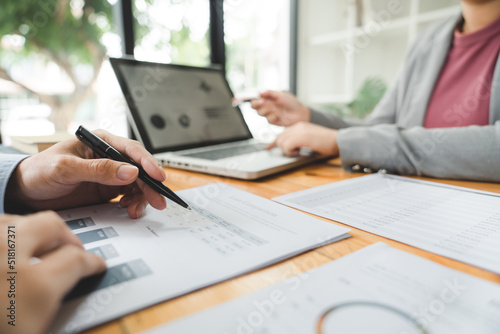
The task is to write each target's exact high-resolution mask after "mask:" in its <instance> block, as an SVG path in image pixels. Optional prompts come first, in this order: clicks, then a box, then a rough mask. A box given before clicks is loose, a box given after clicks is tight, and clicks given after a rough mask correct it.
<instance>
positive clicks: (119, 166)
mask: <svg viewBox="0 0 500 334" xmlns="http://www.w3.org/2000/svg"><path fill="white" fill-rule="evenodd" d="M74 174H75V175H77V177H79V178H80V180H79V181H81V182H83V181H85V182H96V183H100V184H104V185H109V186H114V185H125V184H130V183H132V182H134V181H135V180H136V179H137V177H138V175H139V169H138V168H137V167H136V166H133V165H131V164H128V163H124V162H119V161H114V160H110V159H81V160H80V163H79V164H77V170H76V171H74Z"/></svg>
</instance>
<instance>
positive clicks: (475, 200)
mask: <svg viewBox="0 0 500 334" xmlns="http://www.w3.org/2000/svg"><path fill="white" fill-rule="evenodd" d="M274 200H275V201H277V202H280V203H282V204H285V205H288V206H291V207H294V208H297V209H300V210H304V211H306V212H310V213H313V214H316V215H318V216H322V217H325V218H329V219H332V220H335V221H338V222H341V223H344V224H347V225H350V226H353V227H356V228H359V229H362V230H365V231H368V232H371V233H374V234H378V235H380V236H383V237H387V238H390V239H393V240H397V241H400V242H403V243H406V244H409V245H412V246H415V247H419V248H422V249H425V250H427V251H430V252H434V253H437V254H440V255H443V256H447V257H450V258H453V259H456V260H459V261H463V262H466V263H469V264H472V265H475V266H478V267H481V268H484V269H487V270H490V271H493V272H495V273H500V260H499V259H500V242H498V240H500V194H495V193H489V192H482V191H478V190H473V189H468V188H462V187H454V186H448V185H444V184H440V183H434V182H427V181H420V180H415V179H411V178H405V177H398V176H391V175H383V174H373V175H368V176H363V177H359V178H355V179H350V180H346V181H341V182H336V183H331V184H327V185H324V186H320V187H315V188H311V189H307V190H303V191H299V192H295V193H292V194H288V195H285V196H280V197H277V198H275V199H274Z"/></svg>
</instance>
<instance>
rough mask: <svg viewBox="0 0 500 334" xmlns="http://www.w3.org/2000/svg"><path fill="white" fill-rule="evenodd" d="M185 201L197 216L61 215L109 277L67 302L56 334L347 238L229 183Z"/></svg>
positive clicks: (112, 208)
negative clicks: (104, 265)
mask: <svg viewBox="0 0 500 334" xmlns="http://www.w3.org/2000/svg"><path fill="white" fill-rule="evenodd" d="M178 194H179V195H180V196H181V197H182V198H183V199H184V200H185V201H186V202H187V203H189V205H190V206H191V208H192V209H193V210H192V211H189V210H186V209H184V208H181V207H180V206H178V205H176V204H175V203H168V208H167V209H166V210H163V211H157V210H155V209H153V208H150V207H149V208H147V210H146V214H145V215H144V216H143V217H142V218H140V219H137V220H131V219H130V218H128V216H127V213H126V210H125V209H122V208H120V207H118V205H117V204H113V203H111V204H105V205H100V206H91V207H86V208H80V209H74V210H68V211H63V212H60V213H59V214H60V215H61V216H62V217H63V219H64V220H66V221H67V223H68V225H69V226H70V227H71V228H72V229H73V232H74V233H75V234H77V235H78V236H79V238H80V239H81V240H82V242H83V244H84V246H85V248H86V249H87V250H88V251H90V252H94V253H96V254H98V255H100V256H102V257H104V258H105V259H106V262H107V265H108V270H107V272H106V274H105V275H104V277H100V278H96V277H92V278H90V279H86V280H84V281H82V282H80V283H79V285H78V286H77V288H75V289H74V290H73V291H71V292H70V293H69V294H68V296H67V297H66V302H65V303H64V305H63V307H62V308H61V312H60V314H59V315H58V316H57V319H56V322H55V325H54V327H53V330H54V332H64V333H72V332H78V331H82V330H84V329H87V328H89V327H92V326H95V325H97V324H100V323H103V322H106V321H109V320H111V319H114V318H117V317H119V316H122V315H124V314H127V313H130V312H133V311H136V310H138V309H141V308H144V307H146V306H149V305H152V304H155V303H158V302H161V301H164V300H167V299H170V298H173V297H176V296H179V295H182V294H185V293H188V292H191V291H193V290H195V289H199V288H202V287H205V286H207V285H210V284H214V283H217V282H220V281H222V280H226V279H229V278H232V277H234V276H237V275H240V274H242V273H246V272H249V271H251V270H255V269H257V268H261V267H263V266H266V265H268V264H271V263H274V262H277V261H279V260H281V259H284V258H288V257H291V256H292V255H295V254H297V253H301V252H304V251H306V250H309V249H312V248H314V247H317V246H320V245H323V244H326V243H330V242H333V241H335V240H339V239H341V238H345V237H347V236H348V234H347V232H348V229H346V228H343V227H339V226H335V225H334V224H330V223H328V222H324V221H320V220H317V219H315V218H313V217H310V216H308V215H305V214H301V213H299V212H297V211H295V210H292V209H290V208H287V207H284V206H282V205H280V204H277V203H274V202H272V201H269V200H267V199H264V198H261V197H258V196H255V195H252V194H249V193H246V192H244V191H241V190H237V189H235V188H232V187H230V186H228V185H226V184H223V183H216V184H210V185H207V186H204V187H199V188H193V189H188V190H183V191H180V192H178Z"/></svg>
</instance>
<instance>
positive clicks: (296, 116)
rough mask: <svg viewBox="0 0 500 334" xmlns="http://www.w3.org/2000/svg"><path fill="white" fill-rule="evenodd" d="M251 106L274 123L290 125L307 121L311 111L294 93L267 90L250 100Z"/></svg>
mask: <svg viewBox="0 0 500 334" xmlns="http://www.w3.org/2000/svg"><path fill="white" fill-rule="evenodd" d="M252 108H254V109H255V110H257V112H258V114H259V115H260V116H263V117H266V118H267V121H268V122H269V123H271V124H274V125H280V126H290V125H293V124H295V123H297V122H309V120H310V119H311V111H310V110H309V108H308V107H306V106H305V105H303V104H302V102H300V101H299V100H298V99H297V98H296V97H295V96H294V95H292V94H290V93H287V92H277V91H272V90H268V91H266V92H264V93H261V94H260V98H259V99H256V100H253V101H252Z"/></svg>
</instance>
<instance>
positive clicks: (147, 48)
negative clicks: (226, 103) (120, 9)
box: [134, 0, 210, 66]
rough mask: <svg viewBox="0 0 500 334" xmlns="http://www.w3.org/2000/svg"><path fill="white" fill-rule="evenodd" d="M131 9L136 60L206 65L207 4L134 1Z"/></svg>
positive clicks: (173, 0)
mask: <svg viewBox="0 0 500 334" xmlns="http://www.w3.org/2000/svg"><path fill="white" fill-rule="evenodd" d="M134 5H135V6H134V17H135V20H136V24H135V27H136V29H135V36H134V37H135V48H134V56H135V57H136V58H137V59H141V60H149V61H158V62H165V63H176V64H184V65H193V66H207V65H209V64H210V48H209V40H208V30H209V22H210V9H209V1H208V0H183V1H179V0H155V1H146V0H135V1H134Z"/></svg>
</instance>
